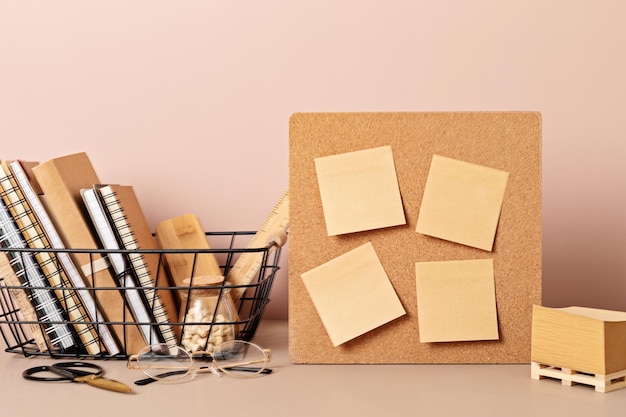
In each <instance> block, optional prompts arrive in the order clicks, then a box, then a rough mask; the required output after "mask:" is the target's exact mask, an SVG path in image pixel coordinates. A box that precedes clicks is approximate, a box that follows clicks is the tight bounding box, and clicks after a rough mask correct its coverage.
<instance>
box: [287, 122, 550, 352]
mask: <svg viewBox="0 0 626 417" xmlns="http://www.w3.org/2000/svg"><path fill="white" fill-rule="evenodd" d="M380 146H391V148H392V152H393V157H394V162H395V167H396V174H397V178H398V186H399V188H400V194H401V197H402V204H403V207H404V210H405V216H406V224H404V225H400V226H394V227H386V228H380V229H375V230H368V231H360V232H355V233H348V234H341V235H337V236H329V235H328V233H327V230H326V225H325V218H324V213H323V208H322V202H321V197H320V190H319V186H318V181H317V177H316V169H315V163H314V160H315V158H320V157H325V156H331V155H337V154H341V153H346V152H352V151H358V150H363V149H369V148H374V147H380ZM289 154H290V155H289V192H290V237H289V241H290V243H289V352H290V358H291V361H292V362H293V363H302V364H306V363H310V364H313V363H315V364H340V363H344V364H350V363H372V364H376V363H379V364H392V363H527V362H529V361H530V345H531V320H532V308H533V305H534V304H541V115H540V114H539V113H537V112H415V113H411V112H403V113H295V114H293V115H292V116H291V118H290V121H289ZM433 155H441V156H445V157H448V158H454V159H458V160H462V161H466V162H470V163H473V164H478V165H483V166H486V167H490V168H495V169H498V170H502V171H506V172H508V173H509V177H508V182H507V185H506V190H505V194H504V199H503V203H502V209H501V213H500V219H499V222H498V227H497V231H496V236H495V241H494V244H493V249H492V250H491V251H487V250H483V249H478V248H474V247H470V246H465V245H462V244H458V243H454V242H450V241H447V240H443V239H438V238H435V237H431V236H427V235H424V234H420V233H417V232H416V225H417V219H418V215H419V210H420V204H421V201H422V196H423V192H424V187H425V184H426V180H427V177H428V172H429V168H430V165H431V161H432V158H433ZM367 242H371V243H372V245H373V246H374V248H375V250H376V253H377V254H378V256H379V258H380V261H381V262H382V264H383V267H384V269H385V272H386V273H387V275H388V277H389V279H390V281H391V283H392V285H393V287H394V289H395V291H396V292H397V294H398V296H399V298H400V301H401V303H402V305H403V307H404V309H405V310H406V314H405V315H404V316H402V317H400V318H398V319H396V320H394V321H392V322H389V323H387V324H385V325H383V326H380V327H378V328H376V329H374V330H371V331H369V332H367V333H365V334H363V335H361V336H359V337H357V338H354V339H352V340H350V341H348V342H346V343H344V344H341V345H339V346H336V347H334V346H333V344H332V343H331V340H330V338H329V336H328V334H327V332H326V330H325V328H324V326H323V324H322V322H321V320H320V318H319V314H318V312H317V311H316V309H315V307H314V305H313V303H312V301H311V298H310V296H309V294H308V293H307V290H306V288H305V286H304V284H303V282H302V278H301V274H303V273H305V272H306V271H309V270H311V269H313V268H315V267H317V266H319V265H321V264H323V263H325V262H327V261H329V260H331V259H333V258H336V257H338V256H340V255H342V254H344V253H346V252H348V251H350V250H352V249H354V248H356V247H358V246H360V245H363V244H365V243H367ZM471 259H493V265H494V281H495V294H496V306H497V320H498V327H499V339H498V340H490V341H471V342H467V341H460V342H439V343H422V342H420V339H419V328H418V323H419V322H418V307H417V303H418V300H417V295H416V282H415V263H416V262H429V261H457V260H471ZM337 302H338V303H341V300H337Z"/></svg>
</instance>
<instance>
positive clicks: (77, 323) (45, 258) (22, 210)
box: [0, 166, 101, 355]
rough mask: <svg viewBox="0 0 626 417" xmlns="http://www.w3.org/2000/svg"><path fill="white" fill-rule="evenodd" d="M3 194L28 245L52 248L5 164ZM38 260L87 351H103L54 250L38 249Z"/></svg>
mask: <svg viewBox="0 0 626 417" xmlns="http://www.w3.org/2000/svg"><path fill="white" fill-rule="evenodd" d="M0 196H1V197H2V199H3V201H4V203H5V204H6V206H7V209H8V210H9V212H10V213H11V215H12V216H13V219H14V221H15V223H16V224H17V226H18V228H19V230H20V233H21V234H22V236H24V239H25V241H26V244H27V246H28V247H30V248H33V249H50V248H51V245H50V242H48V239H47V237H46V235H45V233H44V232H43V230H42V229H41V226H40V225H39V222H38V221H37V218H36V217H35V215H34V213H33V211H32V210H31V208H30V206H29V204H28V202H27V201H26V200H25V199H24V195H23V194H22V191H21V190H20V188H19V187H18V185H17V183H16V182H15V178H14V177H13V175H12V174H11V172H10V170H8V169H5V166H0ZM35 259H36V260H37V262H38V263H39V267H40V268H41V271H42V272H43V274H44V276H45V277H46V279H47V281H48V285H49V286H51V287H52V288H53V289H54V292H55V294H56V296H57V298H58V299H59V301H60V302H61V305H62V306H63V307H64V309H65V312H66V314H67V316H68V317H69V319H70V321H71V322H72V324H73V326H74V329H75V330H76V333H77V334H78V337H79V338H80V340H81V342H82V344H83V346H84V347H85V349H86V351H87V353H89V354H91V355H96V354H99V353H101V349H100V340H99V337H98V333H97V331H96V328H95V327H94V326H93V325H92V324H90V323H88V322H89V315H88V314H87V311H86V310H85V308H84V306H83V305H82V302H81V301H80V298H79V296H78V294H77V292H76V291H75V290H74V289H73V287H72V285H71V283H70V282H69V280H68V279H67V276H66V274H65V271H64V270H63V269H62V268H61V267H60V264H59V260H58V259H57V257H56V255H55V253H53V252H36V253H35Z"/></svg>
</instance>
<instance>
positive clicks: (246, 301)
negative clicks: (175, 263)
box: [0, 231, 281, 359]
mask: <svg viewBox="0 0 626 417" xmlns="http://www.w3.org/2000/svg"><path fill="white" fill-rule="evenodd" d="M254 234H255V232H245V231H236V232H207V233H206V235H207V237H208V238H209V240H210V241H211V244H212V248H211V249H193V250H192V249H184V250H183V249H181V250H162V249H158V250H121V249H120V250H114V251H111V250H100V249H93V250H80V249H13V248H11V249H8V248H5V247H0V255H2V256H4V255H6V257H5V258H4V259H9V260H10V261H11V264H12V267H13V269H14V270H16V271H17V270H19V268H20V267H21V268H23V271H22V272H23V274H22V275H21V279H20V282H16V281H15V280H14V279H13V280H8V279H7V273H6V272H7V270H6V262H5V269H4V272H5V273H0V335H1V337H2V340H3V342H4V345H5V349H4V350H5V352H10V353H18V354H21V355H24V356H46V357H51V358H67V357H78V358H93V359H99V358H100V359H126V358H128V356H129V355H131V354H133V353H136V352H134V351H132V350H133V349H131V348H130V345H129V344H128V340H127V339H126V336H125V335H126V334H127V331H128V332H130V330H131V329H132V328H140V327H142V326H143V327H146V326H147V327H149V328H150V329H158V328H160V327H161V326H163V321H159V320H157V319H155V316H154V315H153V314H151V313H153V312H154V311H153V310H152V309H151V306H153V304H151V302H150V299H149V298H150V297H149V296H148V295H147V294H154V293H158V292H160V291H170V292H172V293H177V294H178V293H180V292H181V287H175V286H172V284H170V282H169V281H166V280H165V279H160V278H159V277H166V276H167V273H166V269H165V258H166V255H169V254H178V255H181V254H182V255H187V256H189V257H191V258H192V259H193V267H192V271H193V269H195V263H196V260H197V259H198V257H200V256H202V255H203V254H212V256H214V257H215V259H216V260H217V261H218V264H219V266H220V269H221V272H222V274H223V276H224V277H226V279H227V281H225V282H223V283H221V284H219V285H209V286H206V287H202V286H194V287H193V289H187V288H185V290H184V291H189V292H188V294H187V295H191V294H192V292H193V291H197V290H211V291H212V292H214V293H215V292H217V293H218V294H219V295H220V296H221V295H222V294H225V293H227V292H230V291H236V292H237V294H240V295H239V296H238V297H237V299H236V302H234V303H233V304H234V306H235V309H236V314H235V316H234V318H233V317H230V318H228V319H226V320H224V319H223V318H222V319H221V320H220V321H211V322H208V323H207V322H206V320H203V321H201V322H200V321H198V322H191V321H189V320H188V319H186V318H185V317H184V316H183V315H180V314H179V312H178V311H177V312H176V316H177V317H179V319H178V321H171V320H170V321H168V322H167V325H168V326H170V327H171V328H172V329H173V330H174V331H173V333H174V334H175V335H176V344H181V342H182V338H183V334H184V333H185V328H189V327H190V326H205V327H207V326H208V327H209V328H208V329H207V330H206V331H208V332H213V331H215V330H217V329H219V328H220V327H221V326H230V327H231V328H234V329H236V331H235V335H234V337H235V338H236V339H237V340H245V341H250V340H251V339H252V338H253V337H254V334H255V332H256V329H257V327H258V325H259V322H260V321H261V319H262V316H263V313H264V310H265V307H266V305H267V304H268V303H269V301H270V299H269V295H270V291H271V288H272V283H273V281H274V279H275V277H276V273H277V271H278V270H279V269H280V266H279V260H280V254H281V247H280V246H278V245H276V244H269V245H268V246H267V247H264V248H258V249H257V248H247V247H246V243H247V242H249V241H250V239H251V238H252V237H253V236H254ZM45 253H48V254H50V255H54V256H52V258H53V259H58V257H59V256H63V254H67V255H69V256H72V254H75V253H81V254H85V253H87V254H89V256H90V259H94V261H93V264H92V265H88V267H87V270H91V271H95V270H96V269H95V268H98V267H101V266H97V265H95V259H96V258H98V259H99V258H105V259H106V258H108V257H110V256H111V255H116V256H118V257H121V258H122V259H124V260H125V263H124V272H123V273H119V274H114V276H115V277H116V278H117V282H121V283H122V284H120V285H119V286H116V287H102V286H97V285H95V284H94V283H90V282H85V283H84V284H85V286H81V288H78V287H76V286H74V285H71V284H65V285H63V286H61V287H59V286H56V287H55V288H54V289H52V288H51V287H50V286H48V285H41V284H33V280H32V279H31V277H30V276H29V273H28V268H25V267H24V266H25V265H26V262H27V261H26V258H27V257H29V256H34V255H37V254H45ZM244 254H247V255H246V256H252V255H254V259H255V263H254V266H253V268H252V269H251V271H252V272H253V273H254V275H252V274H251V275H250V276H249V282H246V283H240V284H237V285H234V284H232V283H230V282H228V276H229V273H230V272H231V270H233V267H235V266H236V263H237V260H238V259H239V258H240V257H241V256H242V255H244ZM67 255H65V256H67ZM130 255H133V256H137V255H141V256H147V255H149V256H153V257H156V256H158V258H159V262H158V265H159V270H158V271H157V273H156V277H157V279H156V282H155V284H154V286H151V287H150V288H146V287H143V286H141V285H139V284H138V283H137V282H136V281H133V285H132V286H130V285H125V284H123V283H125V282H129V283H130V282H131V281H125V280H124V279H123V278H124V277H126V278H127V279H128V277H129V276H131V275H132V273H133V268H132V265H131V261H130V260H129V259H130ZM59 267H61V266H60V265H59ZM83 270H85V266H83ZM0 272H1V271H0ZM192 276H193V273H192ZM85 281H88V280H85ZM165 282H166V284H164V283H165ZM81 285H82V284H81ZM52 290H54V293H55V294H57V296H58V295H59V294H66V293H67V294H70V293H72V292H79V293H81V292H82V293H89V294H90V295H91V296H92V299H93V300H94V301H95V304H96V305H100V304H101V303H102V302H103V301H104V299H105V295H106V294H109V293H111V292H113V291H117V292H120V293H121V294H122V297H121V298H122V299H123V300H124V301H123V303H124V309H125V311H126V309H127V308H129V307H130V302H129V299H130V297H129V295H130V294H131V293H132V294H139V295H140V296H141V297H142V300H143V301H144V305H145V306H147V309H146V311H147V312H148V317H149V319H144V320H140V319H138V318H137V317H136V316H134V315H128V314H124V315H123V319H122V320H115V321H112V320H108V319H106V318H105V317H104V315H96V317H95V318H94V317H93V316H90V318H87V319H81V320H72V319H69V316H68V315H67V314H66V312H64V309H63V303H62V302H60V301H59V299H58V297H57V299H56V300H55V299H51V300H50V302H55V303H57V304H58V305H59V306H61V308H60V309H59V310H60V311H61V316H58V317H51V316H50V314H47V312H44V311H42V310H41V305H39V307H37V305H38V304H37V303H36V302H35V299H36V298H37V296H39V295H41V294H42V293H45V292H51V291H52ZM220 298H221V297H220ZM183 299H187V300H188V299H189V297H181V300H183ZM27 302H28V303H29V304H28V305H30V306H31V307H33V308H32V309H29V311H28V312H27V311H22V310H26V309H25V308H24V306H25V305H26V304H25V303H27ZM183 302H184V301H181V303H183ZM179 308H180V311H184V308H185V306H179ZM216 308H217V306H216ZM26 313H28V314H26ZM181 316H183V317H181ZM78 326H83V327H84V326H89V327H90V328H91V329H92V331H93V332H95V335H96V340H97V341H98V342H97V343H98V344H99V346H98V348H97V349H96V350H97V353H94V352H93V350H92V351H90V350H89V349H86V347H85V346H83V344H82V339H81V337H79V335H78V332H77V331H76V329H77V328H79V327H78ZM61 327H63V328H65V329H67V330H68V331H69V333H70V334H71V337H68V338H69V339H70V340H72V341H73V343H72V344H70V346H60V343H59V342H58V338H56V337H55V335H56V334H55V333H52V332H51V329H54V330H55V331H57V330H58V329H59V328H61ZM113 327H116V328H117V329H120V328H122V329H123V330H124V331H123V334H124V336H122V337H120V336H119V333H118V334H117V335H116V336H114V339H115V345H116V346H117V349H108V348H107V347H106V346H105V345H104V343H103V342H102V338H101V336H104V335H102V334H100V332H101V329H109V328H113ZM36 334H38V335H39V337H36V336H35V335H36ZM143 342H145V345H149V344H154V343H162V342H164V340H162V339H161V338H159V336H155V337H154V338H148V337H146V338H144V340H143ZM165 342H167V341H165ZM200 348H201V349H202V348H206V345H205V346H200Z"/></svg>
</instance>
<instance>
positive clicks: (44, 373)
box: [22, 362, 131, 393]
mask: <svg viewBox="0 0 626 417" xmlns="http://www.w3.org/2000/svg"><path fill="white" fill-rule="evenodd" d="M103 374H104V369H102V367H101V366H99V365H96V364H95V363H89V362H57V363H54V364H52V365H43V366H35V367H33V368H28V369H27V370H25V371H24V372H22V376H23V377H24V378H26V379H30V380H31V381H43V382H68V381H69V382H82V383H85V384H88V385H91V386H92V387H96V388H102V389H106V390H109V391H115V392H125V393H129V392H131V389H130V387H129V386H128V385H126V384H123V383H121V382H118V381H114V380H112V379H108V378H104V377H103V376H102V375H103Z"/></svg>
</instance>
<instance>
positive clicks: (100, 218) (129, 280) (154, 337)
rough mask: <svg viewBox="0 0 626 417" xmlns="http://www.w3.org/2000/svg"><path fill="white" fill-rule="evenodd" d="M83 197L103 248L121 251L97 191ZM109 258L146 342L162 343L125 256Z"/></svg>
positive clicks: (111, 254) (87, 193) (110, 254)
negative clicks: (129, 270) (152, 324)
mask: <svg viewBox="0 0 626 417" xmlns="http://www.w3.org/2000/svg"><path fill="white" fill-rule="evenodd" d="M94 187H97V186H94ZM81 195H82V196H83V200H84V201H85V207H86V208H87V212H88V213H89V217H91V221H92V222H93V226H94V229H95V230H96V233H97V234H98V237H99V238H100V242H101V243H102V247H103V248H104V249H107V250H112V251H115V250H119V249H121V248H120V245H119V243H118V241H117V238H116V237H115V232H114V231H113V227H112V226H111V223H110V222H109V220H108V218H107V216H106V213H105V211H104V208H103V207H102V205H101V203H100V199H99V198H98V195H97V191H96V190H95V189H94V188H88V189H83V190H81ZM107 257H108V259H109V262H110V263H111V266H112V268H113V270H114V271H115V274H116V276H117V278H118V280H119V281H120V285H121V286H122V287H123V288H125V291H124V294H126V298H127V300H128V304H129V305H130V309H131V312H132V314H133V316H134V317H135V320H136V321H137V323H139V324H140V325H139V329H140V330H141V333H142V334H143V337H144V338H145V339H146V342H147V343H148V344H154V343H158V342H160V341H161V340H160V337H159V333H158V332H157V331H155V327H152V326H151V325H150V324H148V323H152V322H154V319H153V318H152V316H151V314H150V313H149V312H148V310H147V308H146V304H145V303H144V300H143V297H142V294H141V292H140V291H139V290H138V289H136V288H137V286H136V285H135V280H134V279H133V277H132V275H131V274H129V273H128V268H127V267H126V266H127V262H126V261H125V260H124V256H123V255H122V254H121V253H115V252H111V253H109V254H108V256H107ZM141 323H146V324H141Z"/></svg>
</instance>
